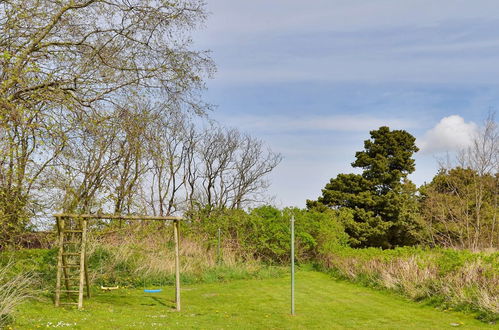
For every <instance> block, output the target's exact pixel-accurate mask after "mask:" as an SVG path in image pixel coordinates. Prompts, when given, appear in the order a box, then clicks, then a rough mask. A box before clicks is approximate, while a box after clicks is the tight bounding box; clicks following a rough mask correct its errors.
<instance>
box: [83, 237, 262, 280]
mask: <svg viewBox="0 0 499 330" xmlns="http://www.w3.org/2000/svg"><path fill="white" fill-rule="evenodd" d="M208 241H209V239H208V238H207V237H200V236H197V237H181V242H180V261H181V263H180V266H181V268H180V272H181V274H182V278H183V279H184V280H186V279H190V280H193V279H194V278H198V279H199V278H201V277H203V276H206V274H207V273H209V272H210V271H213V270H217V269H218V270H220V269H222V268H223V269H225V271H226V272H227V271H238V272H240V273H241V272H245V273H247V274H253V273H256V272H258V271H259V270H260V269H261V268H262V267H264V266H263V265H262V263H260V262H259V261H258V260H255V259H254V258H253V257H250V256H244V255H241V252H240V250H238V249H237V248H236V247H234V246H233V244H230V242H223V244H222V246H221V249H220V250H221V255H220V258H218V255H217V249H216V247H215V246H212V245H210V244H206V243H207V242H208ZM88 254H89V256H90V258H89V260H90V266H91V270H92V271H91V280H92V281H93V282H94V283H102V284H105V285H114V284H121V285H131V286H134V285H135V286H138V285H141V283H147V282H156V283H158V282H168V281H169V280H172V279H173V276H174V274H175V245H174V241H173V237H172V234H171V228H168V227H166V228H163V227H160V228H157V227H153V228H145V227H136V228H127V229H125V230H122V231H119V232H114V233H111V234H106V235H102V234H100V235H94V236H91V237H90V238H89V244H88Z"/></svg>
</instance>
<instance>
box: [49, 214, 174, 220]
mask: <svg viewBox="0 0 499 330" xmlns="http://www.w3.org/2000/svg"><path fill="white" fill-rule="evenodd" d="M54 217H56V218H81V219H118V220H155V221H180V220H184V218H182V217H160V216H151V215H119V214H66V213H59V214H54Z"/></svg>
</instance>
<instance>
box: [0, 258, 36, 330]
mask: <svg viewBox="0 0 499 330" xmlns="http://www.w3.org/2000/svg"><path fill="white" fill-rule="evenodd" d="M12 267H13V263H12V262H9V263H7V264H6V265H4V266H0V328H3V327H4V326H6V325H7V324H9V323H10V322H11V321H12V320H13V313H14V312H15V309H16V307H17V306H18V305H19V304H21V303H22V302H23V301H24V300H25V299H27V298H29V297H31V296H33V290H32V289H31V288H32V285H33V281H34V276H33V275H32V274H30V273H24V274H14V273H13V272H12V271H11V268H12Z"/></svg>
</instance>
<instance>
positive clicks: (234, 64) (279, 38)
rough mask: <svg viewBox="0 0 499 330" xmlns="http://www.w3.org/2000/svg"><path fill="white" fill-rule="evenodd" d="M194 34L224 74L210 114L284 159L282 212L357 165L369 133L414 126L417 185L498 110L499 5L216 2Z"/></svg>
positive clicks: (217, 79)
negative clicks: (268, 147)
mask: <svg viewBox="0 0 499 330" xmlns="http://www.w3.org/2000/svg"><path fill="white" fill-rule="evenodd" d="M207 9H208V11H209V13H210V14H209V17H208V19H207V21H206V22H205V24H204V27H203V28H202V29H201V30H199V31H197V32H195V33H194V35H193V40H194V46H195V47H196V48H197V49H203V50H210V51H211V57H212V58H213V59H214V61H215V63H216V65H217V73H216V74H215V75H214V77H213V79H211V80H209V81H208V82H207V87H208V89H207V91H206V92H205V100H206V101H207V102H209V103H211V104H214V105H215V109H214V111H213V112H212V113H211V114H210V116H211V117H212V118H214V119H216V120H217V121H219V122H221V123H223V124H224V125H227V126H230V127H236V128H238V129H240V130H241V131H244V132H248V133H250V134H251V135H253V136H255V137H257V138H259V139H262V140H264V141H265V142H266V143H267V144H268V145H269V146H270V147H271V148H272V150H273V151H275V152H279V153H281V154H282V155H283V157H284V158H283V161H282V162H281V164H280V165H279V166H278V167H277V168H276V169H275V170H274V172H273V173H272V174H271V175H270V180H271V183H272V185H271V187H270V189H269V195H270V196H273V197H274V198H275V200H274V203H275V204H276V205H277V206H281V207H282V206H298V207H303V206H305V201H306V200H307V199H316V198H317V197H318V196H319V195H320V194H321V189H322V188H323V187H324V185H325V184H326V183H327V182H328V181H329V179H330V178H332V177H335V176H336V175H338V174H339V173H351V172H358V170H355V169H353V168H352V167H351V166H350V164H351V163H352V162H353V161H354V159H355V158H354V156H355V152H356V151H360V150H362V148H363V141H364V140H366V139H368V138H369V131H370V130H374V129H377V128H379V127H380V126H384V125H386V126H389V127H390V128H391V129H404V130H406V131H408V132H409V133H411V134H412V135H414V136H415V137H416V143H417V145H418V146H419V148H420V149H421V150H420V151H419V152H418V153H417V154H416V155H415V159H416V171H415V172H414V173H413V174H411V176H410V178H411V180H413V182H415V183H416V184H417V185H421V184H423V183H424V182H429V181H431V179H432V177H433V176H434V175H435V174H436V172H437V170H438V160H439V159H442V158H444V157H446V155H448V154H449V155H451V156H452V154H453V152H455V151H456V150H457V149H459V148H462V147H466V146H467V145H469V143H470V141H471V137H472V136H473V134H474V133H475V132H476V130H477V127H479V125H480V124H481V123H482V122H483V120H484V119H485V118H486V117H487V114H488V113H489V112H490V111H496V109H497V107H498V105H499V65H498V63H499V34H498V33H497V31H499V3H498V2H497V0H494V1H487V0H475V1H469V0H466V1H464V0H439V1H434V0H432V1H426V0H404V1H399V0H309V1H297V0H270V1H269V0H266V1H263V0H252V1H242V0H207Z"/></svg>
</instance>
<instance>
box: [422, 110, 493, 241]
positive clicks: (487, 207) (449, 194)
mask: <svg viewBox="0 0 499 330" xmlns="http://www.w3.org/2000/svg"><path fill="white" fill-rule="evenodd" d="M498 148H499V132H498V128H497V123H496V121H495V117H494V115H493V114H491V115H489V117H488V118H487V119H486V120H485V122H484V124H483V125H482V126H481V127H480V128H479V130H478V131H477V133H476V135H475V136H474V138H473V141H472V144H471V146H470V147H468V148H466V149H463V150H461V151H460V152H459V153H458V157H457V166H456V167H454V165H447V166H446V167H442V168H441V170H440V173H439V174H438V175H437V176H436V177H435V178H434V180H433V182H432V183H430V184H429V185H428V186H427V187H425V188H424V196H425V197H424V201H423V204H424V205H423V214H424V215H425V218H426V221H427V224H428V225H429V227H428V228H429V235H430V237H431V238H432V241H434V242H436V243H438V244H445V245H449V246H457V247H461V248H469V249H472V250H478V249H481V248H485V247H490V248H498V246H499V245H498V244H499V241H498V240H499V232H498V228H497V227H498V226H497V212H498V204H497V195H498V193H499V189H498V188H499V158H498V157H499V149H498ZM447 164H451V163H450V162H447Z"/></svg>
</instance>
